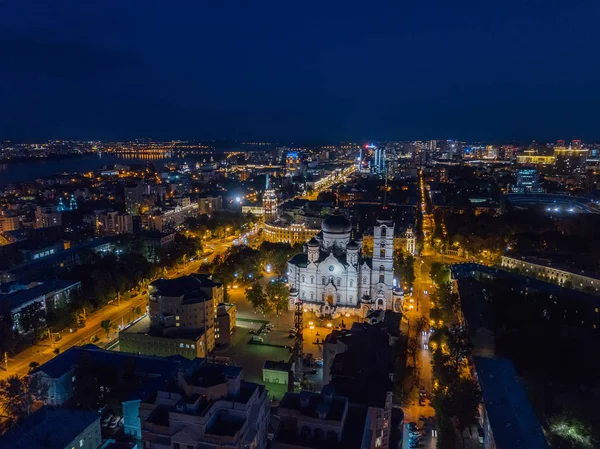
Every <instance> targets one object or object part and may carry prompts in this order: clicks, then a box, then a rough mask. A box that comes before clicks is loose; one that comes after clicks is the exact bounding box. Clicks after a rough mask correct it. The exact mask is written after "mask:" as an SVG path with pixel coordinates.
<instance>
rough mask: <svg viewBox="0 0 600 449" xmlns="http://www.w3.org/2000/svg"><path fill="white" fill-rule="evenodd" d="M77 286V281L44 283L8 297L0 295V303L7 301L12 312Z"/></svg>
mask: <svg viewBox="0 0 600 449" xmlns="http://www.w3.org/2000/svg"><path fill="white" fill-rule="evenodd" d="M79 284H80V282H79V281H65V280H56V281H49V282H44V283H42V284H39V285H36V286H35V287H33V288H29V289H26V290H18V291H16V292H15V293H11V294H9V295H0V301H2V302H4V301H8V303H9V306H10V308H11V310H12V309H15V308H17V307H19V306H21V305H23V304H26V303H28V302H29V301H33V300H34V299H36V298H40V297H42V296H45V295H49V294H51V293H53V292H55V291H59V290H64V289H68V288H71V287H75V286H77V285H79Z"/></svg>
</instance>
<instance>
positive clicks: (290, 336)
mask: <svg viewBox="0 0 600 449" xmlns="http://www.w3.org/2000/svg"><path fill="white" fill-rule="evenodd" d="M288 338H296V334H289V335H288Z"/></svg>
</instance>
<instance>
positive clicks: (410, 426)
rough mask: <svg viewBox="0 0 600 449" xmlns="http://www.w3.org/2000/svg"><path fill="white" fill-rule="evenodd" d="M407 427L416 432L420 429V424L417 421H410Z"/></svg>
mask: <svg viewBox="0 0 600 449" xmlns="http://www.w3.org/2000/svg"><path fill="white" fill-rule="evenodd" d="M406 428H407V429H408V430H411V431H413V432H415V431H418V430H419V426H417V423H416V422H409V423H408V424H407V425H406Z"/></svg>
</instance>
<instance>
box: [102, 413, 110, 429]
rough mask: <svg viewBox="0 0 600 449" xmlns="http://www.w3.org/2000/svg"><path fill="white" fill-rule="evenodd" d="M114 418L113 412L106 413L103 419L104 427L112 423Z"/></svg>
mask: <svg viewBox="0 0 600 449" xmlns="http://www.w3.org/2000/svg"><path fill="white" fill-rule="evenodd" d="M112 419H113V414H112V413H109V414H108V415H106V416H105V417H104V419H103V420H102V427H106V426H108V425H109V424H110V422H111V421H112Z"/></svg>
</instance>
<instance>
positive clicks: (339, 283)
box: [336, 278, 342, 287]
mask: <svg viewBox="0 0 600 449" xmlns="http://www.w3.org/2000/svg"><path fill="white" fill-rule="evenodd" d="M336 284H337V286H338V287H339V286H341V285H342V280H341V279H340V278H337V281H336Z"/></svg>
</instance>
